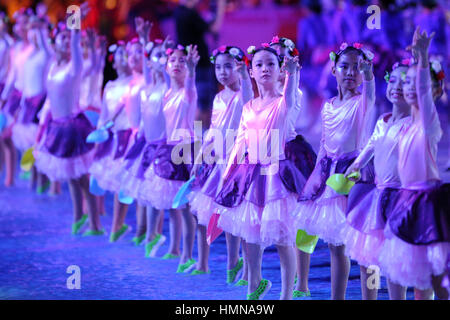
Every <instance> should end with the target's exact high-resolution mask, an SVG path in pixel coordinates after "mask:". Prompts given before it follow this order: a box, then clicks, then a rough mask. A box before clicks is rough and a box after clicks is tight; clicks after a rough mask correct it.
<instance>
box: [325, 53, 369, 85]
mask: <svg viewBox="0 0 450 320" xmlns="http://www.w3.org/2000/svg"><path fill="white" fill-rule="evenodd" d="M360 59H362V57H361V56H360V54H359V53H358V52H356V51H350V52H347V53H343V54H342V55H341V56H340V57H339V60H338V62H337V63H336V65H335V66H333V68H332V74H333V75H334V76H335V77H336V82H337V83H338V86H340V87H341V88H342V89H346V90H354V89H356V88H358V87H359V86H360V85H361V83H362V75H361V73H360V72H359V70H358V62H359V60H360Z"/></svg>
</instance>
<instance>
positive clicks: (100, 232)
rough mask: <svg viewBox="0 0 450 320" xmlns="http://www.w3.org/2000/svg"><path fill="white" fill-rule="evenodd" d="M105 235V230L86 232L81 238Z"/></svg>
mask: <svg viewBox="0 0 450 320" xmlns="http://www.w3.org/2000/svg"><path fill="white" fill-rule="evenodd" d="M104 234H105V230H103V229H101V230H87V231H86V232H85V233H83V237H89V236H102V235H104Z"/></svg>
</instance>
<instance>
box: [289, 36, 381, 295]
mask: <svg viewBox="0 0 450 320" xmlns="http://www.w3.org/2000/svg"><path fill="white" fill-rule="evenodd" d="M362 47H363V45H362V44H359V43H355V44H353V45H352V46H350V45H347V43H343V44H342V45H341V47H340V50H339V51H338V52H337V53H334V52H331V54H330V58H331V59H332V61H333V62H334V66H333V68H332V73H333V75H334V76H335V77H336V82H337V85H338V91H339V95H338V96H337V97H334V98H332V99H331V100H330V101H327V102H326V103H325V105H324V107H323V109H322V140H321V143H320V149H319V153H318V157H317V162H316V167H315V169H314V171H313V172H312V174H311V176H310V177H309V179H308V181H307V183H306V185H305V187H304V189H303V191H302V195H301V196H300V198H299V200H300V203H299V206H298V208H297V212H298V220H297V222H298V227H299V229H304V230H305V231H306V232H308V233H309V234H314V235H318V236H319V237H320V238H322V239H323V240H324V241H326V242H328V247H329V249H330V255H331V298H332V299H345V291H346V287H347V281H348V275H349V271H350V261H349V259H348V257H346V256H345V248H344V246H343V239H342V237H341V235H340V231H341V229H342V228H343V227H344V226H345V223H346V220H345V212H346V207H347V197H346V196H343V195H339V194H338V193H336V192H335V191H334V190H333V189H331V188H330V187H329V186H326V185H325V181H326V180H327V179H328V177H329V176H331V175H333V174H335V173H344V172H345V170H346V169H347V168H348V166H349V165H350V164H351V163H352V162H353V161H354V159H355V158H356V156H357V155H358V153H359V151H360V150H361V149H362V148H363V147H364V146H365V144H366V142H367V138H366V137H367V136H368V135H369V134H370V132H371V131H369V128H368V125H367V122H368V121H369V120H370V114H371V112H372V109H373V108H374V103H375V80H374V76H373V72H372V62H371V60H372V58H373V54H372V53H371V52H370V51H368V50H365V49H364V48H362ZM361 83H362V84H363V88H362V92H361V93H360V92H359V91H358V88H359V86H360V85H361ZM368 171H370V170H363V172H362V173H363V180H370V174H369V173H370V172H369V173H367V172H368Z"/></svg>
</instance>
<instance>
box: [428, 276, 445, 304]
mask: <svg viewBox="0 0 450 320" xmlns="http://www.w3.org/2000/svg"><path fill="white" fill-rule="evenodd" d="M445 276H446V273H445V272H444V273H443V274H441V275H440V276H433V277H432V278H431V282H432V284H433V289H434V292H436V295H437V297H438V298H439V299H440V300H448V299H449V292H448V290H447V288H446V287H444V286H443V285H442V280H443V279H444V277H445Z"/></svg>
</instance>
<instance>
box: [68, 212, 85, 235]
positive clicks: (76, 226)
mask: <svg viewBox="0 0 450 320" xmlns="http://www.w3.org/2000/svg"><path fill="white" fill-rule="evenodd" d="M87 218H88V215H87V214H83V215H82V216H81V219H80V220H78V221H77V222H74V223H72V234H73V235H76V234H78V232H79V231H80V229H81V228H82V227H83V226H84V224H85V223H86V220H87Z"/></svg>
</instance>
